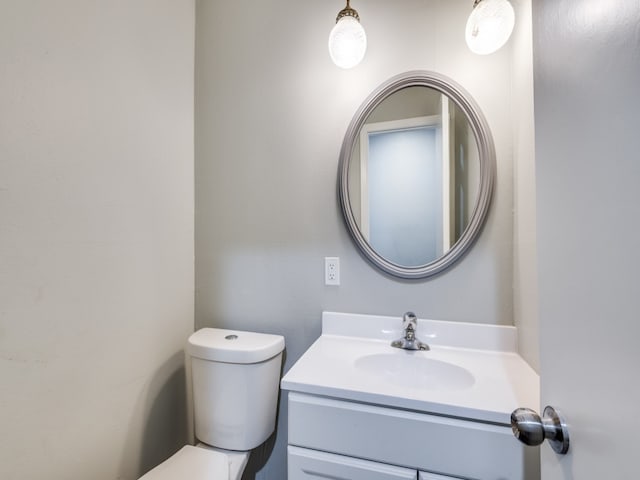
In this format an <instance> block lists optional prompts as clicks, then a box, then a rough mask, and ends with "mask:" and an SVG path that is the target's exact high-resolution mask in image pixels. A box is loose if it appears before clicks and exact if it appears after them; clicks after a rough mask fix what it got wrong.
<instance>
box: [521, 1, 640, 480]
mask: <svg viewBox="0 0 640 480" xmlns="http://www.w3.org/2000/svg"><path fill="white" fill-rule="evenodd" d="M532 4H533V11H532V12H533V36H534V38H533V45H534V88H535V95H534V96H535V117H536V119H535V128H536V184H537V186H536V198H537V199H536V202H537V225H538V239H537V240H538V276H539V305H540V309H539V313H540V338H541V340H540V344H541V345H540V352H541V372H540V373H541V396H542V405H543V406H544V405H547V404H550V405H552V406H554V407H556V408H557V409H559V410H562V412H563V413H564V415H565V417H566V419H567V422H568V425H569V432H570V436H571V446H570V451H569V453H568V454H567V455H564V456H559V455H556V454H554V453H553V451H552V450H551V449H550V448H549V447H548V445H543V446H542V448H541V452H542V460H541V462H542V466H541V467H542V478H543V480H559V479H576V480H596V479H598V480H599V479H602V478H611V479H615V480H617V479H631V478H640V473H638V470H639V467H638V464H637V463H638V462H637V456H638V452H639V451H640V443H639V441H638V432H639V431H640V419H639V418H638V416H637V415H636V411H637V408H638V405H640V372H639V371H638V370H639V369H640V226H639V225H640V132H639V129H638V116H639V115H640V54H639V52H640V45H639V43H640V41H639V40H638V30H637V29H638V23H639V21H640V2H637V1H633V2H630V1H611V0H589V1H585V0H564V1H562V2H559V1H557V0H535V1H533V2H532Z"/></svg>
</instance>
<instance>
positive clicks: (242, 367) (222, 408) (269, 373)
mask: <svg viewBox="0 0 640 480" xmlns="http://www.w3.org/2000/svg"><path fill="white" fill-rule="evenodd" d="M283 350H284V338H283V337H282V336H280V335H268V334H263V333H253V332H242V331H237V330H222V329H217V328H203V329H202V330H198V331H197V332H195V333H194V334H193V335H191V336H190V337H189V342H188V345H187V353H188V356H189V358H191V370H192V376H193V403H194V405H193V407H194V420H195V434H196V438H197V440H199V441H200V442H201V443H200V444H198V446H195V447H193V446H191V445H187V446H185V447H183V448H182V449H181V450H180V451H178V452H177V453H176V454H174V455H173V456H172V457H171V458H169V459H167V460H166V461H164V462H163V463H161V464H160V465H158V466H157V467H155V468H154V469H153V470H151V471H149V472H148V473H146V474H145V475H143V476H142V477H141V478H140V480H143V479H144V480H240V478H241V477H242V472H243V471H244V468H245V467H246V465H247V461H248V460H249V451H250V450H251V449H253V448H255V447H257V446H258V445H260V444H262V443H263V442H264V441H265V440H266V439H267V438H269V436H270V435H271V433H273V431H274V429H275V420H276V409H277V403H278V385H279V382H280V368H281V365H282V351H283Z"/></svg>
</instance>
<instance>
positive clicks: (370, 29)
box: [196, 0, 514, 480]
mask: <svg viewBox="0 0 640 480" xmlns="http://www.w3.org/2000/svg"><path fill="white" fill-rule="evenodd" d="M343 6H344V5H343V3H341V2H316V1H309V0H305V1H302V2H297V3H296V4H295V7H294V8H293V12H294V14H292V13H291V12H292V5H291V3H290V2H289V1H285V0H270V1H264V2H254V3H253V4H252V5H251V8H250V9H249V10H247V8H246V5H245V4H243V3H241V2H222V1H213V0H210V1H207V0H202V1H199V2H197V26H196V258H197V262H196V285H197V286H196V326H197V327H204V326H219V327H232V328H237V329H247V330H256V331H264V332H274V333H281V334H284V335H285V337H286V342H287V357H286V365H285V370H286V369H288V368H289V367H290V365H291V364H292V363H293V362H294V361H295V360H296V359H297V358H298V357H299V356H300V355H301V354H302V353H303V352H304V350H305V349H306V348H307V347H308V346H309V345H310V344H311V343H312V342H313V341H314V340H315V339H316V338H317V337H318V335H319V334H320V315H321V311H322V310H338V311H349V312H361V313H379V314H389V315H398V316H399V315H401V314H402V313H403V312H404V311H406V310H408V309H412V310H414V311H415V312H417V313H418V315H419V316H420V317H423V318H437V319H446V320H455V321H469V322H485V323H494V324H506V325H508V324H513V295H512V288H513V268H514V267H513V238H514V236H513V222H512V215H513V211H512V209H513V158H512V157H513V152H514V129H513V121H512V120H513V118H512V116H513V111H512V110H513V105H512V104H513V97H512V95H513V91H512V80H513V78H512V54H511V51H510V48H511V47H507V48H506V49H504V50H502V51H500V52H498V53H496V54H494V55H491V56H487V57H480V56H476V55H473V54H472V53H470V52H469V51H468V49H467V47H466V45H465V41H464V25H465V22H466V19H467V17H468V15H469V12H470V8H471V2H467V1H451V0H439V1H431V2H424V1H406V2H403V3H402V4H401V5H400V4H399V5H398V8H394V7H396V3H393V4H391V3H390V2H388V1H385V0H367V1H362V2H360V3H359V4H358V3H356V4H353V6H354V7H355V8H356V9H358V11H359V13H360V16H361V19H362V23H363V25H364V27H365V28H366V31H367V35H368V39H369V49H368V53H367V56H366V57H365V60H364V62H363V63H362V64H361V65H360V66H358V67H356V68H355V69H353V70H349V71H343V70H340V69H339V68H337V67H335V66H334V65H333V64H332V63H331V60H330V59H329V55H328V52H327V45H326V44H327V36H328V34H329V31H330V29H331V27H332V25H333V23H334V21H335V15H336V13H337V11H338V10H339V9H341V8H342V7H343ZM413 69H426V70H434V71H438V72H440V73H442V74H445V75H447V76H450V77H452V78H453V79H455V80H456V81H457V82H458V83H460V84H461V85H462V86H463V87H464V88H466V89H467V90H468V91H469V92H470V93H471V95H472V96H473V97H474V98H475V99H476V101H477V102H478V103H479V105H480V107H481V108H482V110H483V111H484V113H485V115H486V117H487V119H488V122H489V124H490V127H491V129H492V131H493V135H494V140H495V143H496V150H497V162H498V181H497V190H496V196H495V197H494V203H493V206H492V209H491V214H490V215H489V218H488V222H487V225H486V228H485V229H484V231H483V232H482V235H481V236H480V239H479V240H478V242H477V244H476V245H475V246H474V248H473V249H472V251H471V252H470V253H469V254H468V255H467V256H466V257H465V258H464V259H463V260H462V261H461V262H460V263H459V264H458V265H457V266H455V267H454V268H452V269H451V270H450V271H448V272H446V273H443V274H442V275H440V276H438V277H436V278H433V279H430V280H425V281H418V282H406V281H398V280H395V279H391V278H389V277H387V276H385V275H384V274H382V273H380V272H378V271H376V270H375V269H374V268H372V267H371V266H370V265H369V264H368V263H367V262H366V261H365V260H364V259H363V258H362V257H361V256H360V255H359V254H358V252H357V250H356V248H355V247H354V245H353V243H352V242H351V240H350V238H349V236H348V234H347V231H346V228H345V226H344V224H343V220H342V218H341V215H340V211H339V205H338V200H337V193H336V181H337V166H338V165H337V164H338V155H339V151H340V145H341V143H342V139H343V135H344V133H345V131H346V129H347V126H348V124H349V122H350V120H351V117H352V115H353V114H354V113H355V111H356V109H357V108H358V106H359V105H360V104H361V102H362V101H363V100H364V99H365V98H366V97H367V95H368V94H369V93H370V92H371V91H372V90H373V89H374V88H375V87H377V86H378V85H379V84H380V83H382V82H383V81H385V80H387V79H388V78H389V77H391V76H393V75H395V74H397V73H399V72H402V71H407V70H413ZM334 255H335V256H339V257H340V259H341V269H342V272H341V277H342V285H341V286H340V287H337V288H336V287H325V286H324V283H323V257H325V256H334ZM285 442H286V402H283V404H282V406H281V409H280V423H279V430H278V437H277V441H276V442H275V450H274V451H273V452H270V449H271V448H272V445H268V446H267V447H266V448H265V449H263V450H264V451H262V452H258V454H257V455H254V457H253V460H252V461H253V462H256V463H257V464H256V465H250V467H249V469H248V471H247V475H246V478H254V477H255V478H264V479H273V480H276V479H277V480H281V479H282V478H284V477H285V474H284V472H285V450H284V447H285ZM269 455H271V456H270V459H269V460H268V462H267V459H268V458H269ZM264 462H267V463H266V465H265V466H262V464H263V463H264ZM256 471H257V472H259V473H258V474H257V475H256V474H255V472H256Z"/></svg>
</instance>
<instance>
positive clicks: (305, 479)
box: [287, 446, 416, 480]
mask: <svg viewBox="0 0 640 480" xmlns="http://www.w3.org/2000/svg"><path fill="white" fill-rule="evenodd" d="M287 461H288V477H287V478H288V480H416V471H415V470H410V469H407V468H401V467H395V466H393V465H385V464H383V463H377V462H371V461H368V460H361V459H359V458H351V457H345V456H343V455H334V454H332V453H326V452H318V451H315V450H308V449H306V448H298V447H292V446H289V447H288V449H287Z"/></svg>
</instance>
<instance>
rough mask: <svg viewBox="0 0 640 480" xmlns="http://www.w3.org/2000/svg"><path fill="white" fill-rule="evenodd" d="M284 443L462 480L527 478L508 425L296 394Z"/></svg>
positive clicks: (291, 395) (291, 399) (292, 395)
mask: <svg viewBox="0 0 640 480" xmlns="http://www.w3.org/2000/svg"><path fill="white" fill-rule="evenodd" d="M288 443H289V444H290V445H295V446H299V447H305V448H311V449H314V450H322V451H325V452H333V453H339V454H344V455H347V456H352V457H358V458H362V459H367V460H371V461H374V462H382V463H388V464H394V465H403V466H405V467H408V468H411V469H415V470H424V471H429V472H438V473H442V474H447V475H451V476H453V477H462V478H466V479H474V480H524V479H526V475H525V451H524V449H525V447H524V445H522V444H521V443H520V442H518V441H517V440H516V439H515V438H513V434H512V433H511V428H510V427H507V426H502V425H492V424H484V423H479V422H472V421H466V420H460V419H455V418H448V417H441V416H436V415H429V414H424V413H418V412H412V411H405V410H398V409H393V408H386V407H379V406H375V405H367V404H361V403H355V402H349V401H343V400H336V399H330V398H325V397H316V396H313V395H306V394H301V393H296V392H290V393H289V442H288ZM425 475H426V474H425ZM303 478H304V477H303ZM424 478H427V479H428V478H429V477H424ZM436 478H437V477H436ZM445 478H446V477H445Z"/></svg>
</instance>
